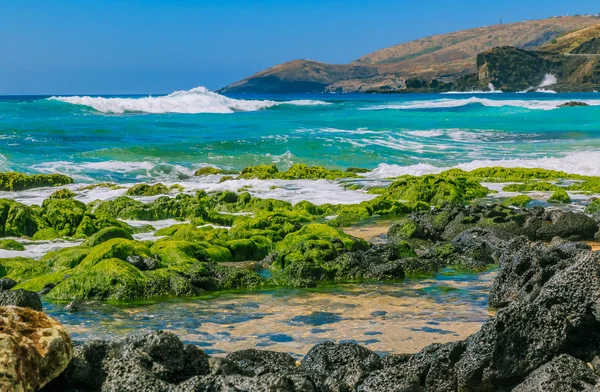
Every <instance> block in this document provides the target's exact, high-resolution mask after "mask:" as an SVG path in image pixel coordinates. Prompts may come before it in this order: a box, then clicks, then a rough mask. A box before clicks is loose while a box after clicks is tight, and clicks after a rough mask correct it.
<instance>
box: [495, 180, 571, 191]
mask: <svg viewBox="0 0 600 392" xmlns="http://www.w3.org/2000/svg"><path fill="white" fill-rule="evenodd" d="M559 189H563V188H561V187H560V186H558V185H555V184H553V183H550V182H544V181H533V182H526V183H523V184H509V185H506V186H505V187H504V188H502V190H503V191H504V192H551V191H556V190H559Z"/></svg>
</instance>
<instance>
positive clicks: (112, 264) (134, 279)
mask: <svg viewBox="0 0 600 392" xmlns="http://www.w3.org/2000/svg"><path fill="white" fill-rule="evenodd" d="M81 267H82V265H80V267H79V268H77V269H76V270H74V271H73V272H74V273H73V274H72V275H71V276H69V277H67V278H66V279H64V280H63V281H61V282H60V284H58V285H57V286H56V287H55V288H54V289H52V290H51V291H50V292H49V293H48V294H47V297H48V298H49V299H53V300H62V301H68V300H72V299H74V298H81V299H95V300H128V299H132V298H141V297H144V289H145V285H146V279H145V276H144V275H143V273H142V272H141V271H140V270H139V269H137V268H136V267H134V266H133V265H131V264H129V263H127V262H126V261H123V260H120V259H118V258H106V259H102V260H99V261H98V262H97V263H94V264H90V265H88V266H86V268H81Z"/></svg>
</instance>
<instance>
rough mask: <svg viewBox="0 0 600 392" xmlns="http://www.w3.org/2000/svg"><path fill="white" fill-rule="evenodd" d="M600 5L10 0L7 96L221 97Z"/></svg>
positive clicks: (1, 81)
mask: <svg viewBox="0 0 600 392" xmlns="http://www.w3.org/2000/svg"><path fill="white" fill-rule="evenodd" d="M584 13H600V4H599V3H598V1H597V0H569V1H564V0H561V1H555V0H546V1H538V0H502V1H481V0H477V1H471V0H463V1H448V0H419V1H413V0H404V1H400V0H396V1H388V0H379V1H377V0H372V1H354V0H345V1H342V0H322V1H315V0H303V1H286V0H281V1H266V0H264V1H251V0H245V1H242V0H231V1H226V0H221V1H213V0H204V1H202V0H199V1H185V0H170V1H168V0H162V1H159V0H144V1H141V0H138V1H125V0H121V1H117V0H102V1H98V0H94V1H92V0H53V1H47V0H45V1H33V0H2V1H1V2H0V94H67V93H78V94H82V93H97V94H108V93H115V94H124V93H166V92H171V91H174V90H179V89H189V88H192V87H195V86H199V85H204V86H206V87H208V88H211V89H217V88H219V87H222V86H224V85H226V84H229V83H231V82H234V81H236V80H238V79H241V78H243V77H245V76H248V75H250V74H252V73H254V72H257V71H260V70H262V69H265V68H267V67H269V66H272V65H275V64H278V63H281V62H284V61H288V60H292V59H297V58H308V59H314V60H319V61H324V62H329V63H347V62H349V61H352V60H354V59H356V58H358V57H360V56H361V55H363V54H367V53H369V52H372V51H374V50H377V49H380V48H383V47H386V46H390V45H394V44H398V43H401V42H404V41H408V40H412V39H416V38H420V37H423V36H427V35H432V34H439V33H447V32H452V31H456V30H461V29H465V28H471V27H477V26H482V25H488V24H495V23H497V22H498V20H499V19H500V17H502V19H503V21H504V22H505V23H508V22H516V21H520V20H525V19H538V18H545V17H549V16H555V15H573V14H584Z"/></svg>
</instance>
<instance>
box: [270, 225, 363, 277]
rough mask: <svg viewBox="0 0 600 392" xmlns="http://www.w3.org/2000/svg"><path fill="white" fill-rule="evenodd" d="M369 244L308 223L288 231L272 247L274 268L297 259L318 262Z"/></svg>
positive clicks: (325, 227)
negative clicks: (288, 232) (274, 255)
mask: <svg viewBox="0 0 600 392" xmlns="http://www.w3.org/2000/svg"><path fill="white" fill-rule="evenodd" d="M368 248H369V244H368V243H367V242H366V241H364V240H362V239H358V238H355V237H352V236H350V235H348V234H346V233H344V232H343V231H341V230H339V229H336V228H334V227H331V226H328V225H324V224H309V225H306V226H303V227H302V228H301V229H300V230H298V231H297V232H294V233H290V234H288V235H287V236H286V237H285V238H284V239H283V240H282V241H281V242H279V243H277V244H276V246H275V251H276V253H275V254H276V258H275V260H274V262H273V267H274V268H285V267H286V266H287V265H288V264H289V263H295V262H299V261H304V262H314V263H320V262H323V261H327V260H333V259H334V258H336V257H337V256H339V255H340V254H342V253H344V252H352V251H357V250H364V249H368Z"/></svg>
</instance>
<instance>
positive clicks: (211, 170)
mask: <svg viewBox="0 0 600 392" xmlns="http://www.w3.org/2000/svg"><path fill="white" fill-rule="evenodd" d="M215 174H227V175H229V174H239V172H238V171H235V170H227V169H219V168H217V167H212V166H205V167H201V168H200V169H198V170H196V171H195V172H194V176H196V177H203V176H210V175H215Z"/></svg>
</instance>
